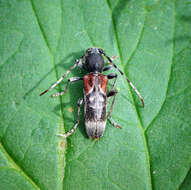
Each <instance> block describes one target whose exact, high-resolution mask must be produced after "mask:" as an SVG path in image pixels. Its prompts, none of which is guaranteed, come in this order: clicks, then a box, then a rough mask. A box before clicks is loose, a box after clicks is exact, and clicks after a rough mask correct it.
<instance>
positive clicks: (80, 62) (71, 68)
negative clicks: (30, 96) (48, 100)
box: [40, 59, 82, 96]
mask: <svg viewBox="0 0 191 190" xmlns="http://www.w3.org/2000/svg"><path fill="white" fill-rule="evenodd" d="M81 64H82V59H77V60H76V61H75V64H74V65H73V66H72V67H70V68H69V69H68V70H67V71H66V73H64V74H63V75H62V76H61V77H60V78H59V79H58V80H57V81H56V82H55V83H54V84H53V85H52V86H50V87H49V88H48V89H47V90H45V91H44V92H42V93H41V94H40V96H42V95H43V94H45V93H47V92H48V91H49V90H51V89H53V88H54V87H56V86H57V85H58V84H60V83H61V82H62V80H63V79H64V78H65V77H66V75H67V74H68V73H70V72H71V71H72V70H73V69H74V68H76V67H77V66H80V65H81Z"/></svg>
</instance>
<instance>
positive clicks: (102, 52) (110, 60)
mask: <svg viewBox="0 0 191 190" xmlns="http://www.w3.org/2000/svg"><path fill="white" fill-rule="evenodd" d="M99 52H100V53H101V54H102V55H104V56H105V57H106V58H107V59H108V61H109V63H110V64H111V65H113V67H114V68H115V69H117V70H118V71H119V72H120V74H121V75H122V76H123V77H124V78H125V79H126V80H127V82H128V83H129V85H130V86H131V87H132V88H133V90H134V91H135V92H136V94H137V95H138V96H139V98H140V100H141V102H142V105H143V107H144V100H143V97H142V96H141V94H140V92H139V91H138V90H137V89H136V88H135V86H134V85H133V83H132V82H131V81H130V80H129V79H128V78H127V77H126V76H125V75H124V73H123V72H122V71H121V70H120V69H119V68H118V67H117V66H116V65H115V63H113V61H112V59H111V58H110V57H109V56H107V55H106V53H105V52H104V50H103V49H99Z"/></svg>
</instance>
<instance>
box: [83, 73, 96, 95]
mask: <svg viewBox="0 0 191 190" xmlns="http://www.w3.org/2000/svg"><path fill="white" fill-rule="evenodd" d="M83 79H84V90H85V93H86V94H87V93H88V92H89V91H90V90H91V89H92V88H93V87H94V85H95V76H94V75H93V74H92V73H90V74H87V75H85V76H84V78H83Z"/></svg>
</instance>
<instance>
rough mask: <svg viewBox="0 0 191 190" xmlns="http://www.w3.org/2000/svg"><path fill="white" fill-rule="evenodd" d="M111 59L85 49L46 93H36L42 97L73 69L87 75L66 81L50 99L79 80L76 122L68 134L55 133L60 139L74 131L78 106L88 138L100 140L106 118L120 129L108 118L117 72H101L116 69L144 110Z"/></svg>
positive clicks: (100, 52)
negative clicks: (80, 94)
mask: <svg viewBox="0 0 191 190" xmlns="http://www.w3.org/2000/svg"><path fill="white" fill-rule="evenodd" d="M103 57H106V59H107V60H108V62H109V65H107V66H105V63H104V58H103ZM113 60H114V59H112V58H110V57H109V56H107V54H106V53H105V51H104V50H103V49H101V48H95V47H91V48H88V49H87V50H86V51H85V53H84V54H83V55H82V57H81V58H80V59H77V60H76V61H75V63H74V65H73V66H72V67H70V69H69V70H67V71H66V73H64V74H63V75H62V76H61V78H60V79H59V80H58V81H57V82H55V83H54V84H53V85H52V86H50V87H49V88H48V89H47V90H45V91H44V92H42V93H41V94H40V96H42V95H43V94H45V93H47V92H48V91H49V90H51V89H53V88H54V87H55V86H57V85H58V84H59V83H60V82H61V81H62V80H63V79H64V78H65V77H66V75H67V74H68V73H70V72H71V71H72V70H73V69H74V68H76V67H80V68H83V69H85V70H86V71H87V72H88V73H87V74H86V75H85V76H84V77H71V78H70V79H68V81H67V84H66V87H65V89H64V91H62V92H59V93H55V94H53V95H52V97H56V96H62V95H63V94H65V93H66V92H67V89H68V86H69V83H71V82H77V81H80V80H83V82H84V98H80V99H79V100H78V104H77V105H78V111H77V122H76V123H75V125H74V127H73V128H72V129H71V130H70V131H69V132H67V133H65V134H59V135H60V136H62V137H68V136H70V135H71V134H72V133H73V132H74V131H75V130H76V128H77V127H78V125H79V122H80V118H79V116H80V107H81V105H82V104H83V103H84V117H85V127H86V133H87V135H88V137H89V138H92V139H96V140H98V139H99V138H100V137H102V136H103V134H104V131H105V127H106V121H107V119H109V121H110V122H111V124H112V125H113V126H114V127H116V128H121V126H119V125H118V124H117V123H116V122H115V121H114V120H113V119H112V118H111V113H112V109H113V105H114V103H115V98H116V95H117V90H115V85H116V80H117V77H118V75H117V73H110V74H108V75H104V74H102V72H104V71H108V70H110V69H111V68H114V69H116V70H118V72H119V73H120V74H121V75H122V76H123V77H124V78H125V79H126V80H127V82H128V83H129V84H130V86H131V87H132V88H133V89H134V91H135V92H136V94H137V95H138V96H139V98H140V100H141V102H142V105H143V107H144V100H143V98H142V96H141V94H140V93H139V91H138V90H137V89H136V88H135V86H134V85H133V83H132V82H131V81H130V80H129V79H128V78H127V77H125V75H124V73H123V72H122V71H121V70H120V69H119V68H118V67H117V66H116V65H115V64H114V62H113ZM111 79H114V81H113V84H112V87H111V89H110V91H109V92H107V86H108V80H111ZM110 97H113V100H112V103H111V107H110V110H109V112H108V113H107V104H108V98H110Z"/></svg>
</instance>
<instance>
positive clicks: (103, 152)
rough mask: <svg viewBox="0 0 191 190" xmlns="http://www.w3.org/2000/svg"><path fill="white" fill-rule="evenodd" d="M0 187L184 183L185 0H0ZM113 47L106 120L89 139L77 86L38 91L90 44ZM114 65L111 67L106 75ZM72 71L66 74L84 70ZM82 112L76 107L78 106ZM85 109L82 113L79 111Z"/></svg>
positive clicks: (190, 68) (189, 77) (189, 9)
mask: <svg viewBox="0 0 191 190" xmlns="http://www.w3.org/2000/svg"><path fill="white" fill-rule="evenodd" d="M0 5H1V6H0V81H1V82H0V87H1V92H0V102H1V103H0V120H1V122H0V139H1V146H0V179H1V180H0V189H22V188H23V189H26V190H28V189H42V190H44V189H51V190H52V189H55V190H57V189H68V190H69V189H70V190H72V189H79V190H80V189H83V190H84V189H94V190H96V189H97V190H100V189H111V190H118V189H122V190H123V189H124V190H127V189H128V190H133V189H141V190H144V189H145V190H153V189H160V190H163V189H164V190H166V189H167V190H175V189H180V190H187V189H191V185H190V183H189V179H190V172H189V171H190V166H191V151H190V147H191V140H190V139H191V138H190V137H191V129H190V124H191V118H190V112H191V96H190V95H191V87H190V84H191V64H190V60H191V35H190V28H191V3H190V1H189V0H185V1H179V0H174V1H171V0H161V1H154V0H149V1H143V0H140V1H135V0H127V1H122V0H118V1H116V0H107V1H106V0H105V1H103V0H96V1H88V0H83V1H79V0H75V1H70V0H64V1H62V0H61V1H58V0H55V1H50V0H44V1H37V0H31V1H21V0H18V1H3V0H1V1H0ZM92 46H96V47H101V48H103V49H104V50H105V51H106V53H107V55H109V56H113V55H117V56H119V58H118V59H117V60H116V61H115V63H116V65H118V67H119V68H120V69H121V70H122V71H123V72H124V73H125V75H126V76H127V77H128V78H129V79H130V80H131V81H132V82H133V84H134V85H135V86H136V88H137V89H138V90H139V91H140V93H141V95H142V96H143V97H144V101H145V108H142V107H141V102H140V100H139V99H138V97H137V96H136V94H135V92H134V91H133V90H132V89H131V88H130V87H129V85H128V83H127V82H126V81H125V80H124V79H123V78H122V77H121V76H120V73H118V81H117V89H118V91H119V93H118V95H117V98H116V104H115V105H114V110H113V112H112V118H113V119H114V120H115V121H116V122H118V123H119V124H120V125H121V126H123V129H121V130H120V129H116V128H114V127H113V126H112V125H111V124H110V123H109V122H107V128H106V131H105V134H104V136H103V137H102V138H101V139H100V140H99V141H97V142H95V141H92V140H90V139H88V138H87V136H86V133H85V128H84V122H83V116H81V122H80V125H79V128H78V129H77V130H76V132H75V133H74V134H73V135H72V136H70V137H69V138H67V140H65V139H62V138H60V137H58V136H57V134H60V133H64V131H69V130H70V129H71V128H72V126H73V125H74V123H75V120H76V112H77V101H78V99H79V98H80V97H83V84H82V83H81V82H77V83H76V84H71V85H70V87H69V90H68V93H67V94H65V95H64V96H63V97H60V98H54V99H51V98H50V97H49V95H50V94H51V93H55V92H58V91H61V90H62V89H64V87H65V85H66V81H67V80H64V82H63V83H62V84H61V85H60V86H59V87H57V88H55V89H54V90H52V91H51V92H49V93H47V94H46V95H44V96H42V97H40V96H39V94H40V93H41V92H42V91H43V90H45V89H46V88H48V87H49V86H50V85H51V84H53V83H54V82H55V81H56V80H58V78H59V77H60V76H61V75H62V74H63V73H64V72H65V71H66V70H67V69H69V68H70V66H72V64H73V63H74V61H75V59H77V58H79V57H80V56H81V55H82V54H83V53H84V51H85V50H86V49H87V48H88V47H92ZM111 72H117V71H115V70H114V69H113V70H111V71H108V72H107V73H111ZM84 74H85V72H84V71H81V70H80V69H76V70H74V71H72V72H71V74H70V75H68V78H69V77H71V76H83V75H84ZM82 113H83V111H82ZM81 115H83V114H81Z"/></svg>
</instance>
